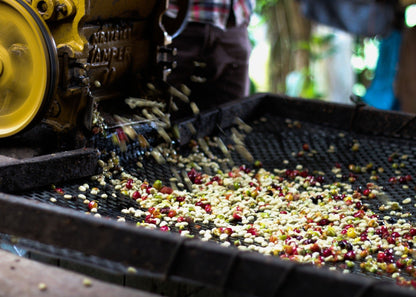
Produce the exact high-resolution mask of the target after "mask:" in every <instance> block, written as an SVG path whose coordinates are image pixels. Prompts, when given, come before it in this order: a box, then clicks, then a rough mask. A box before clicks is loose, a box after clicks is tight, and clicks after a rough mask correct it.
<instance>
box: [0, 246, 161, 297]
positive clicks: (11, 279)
mask: <svg viewBox="0 0 416 297" xmlns="http://www.w3.org/2000/svg"><path fill="white" fill-rule="evenodd" d="M87 280H89V281H90V285H86V284H85V282H86V281H87ZM42 284H44V289H42V286H43V285H42ZM0 296H9V297H15V296H16V297H17V296H19V297H20V296H32V297H37V296H42V297H47V296H60V297H65V296H68V297H69V296H71V297H72V296H78V297H86V296H104V297H105V296H118V297H133V296H135V297H138V296H139V297H140V296H142V297H157V296H159V295H155V294H151V293H148V292H144V291H139V290H135V289H132V288H126V287H122V286H118V285H114V284H109V283H106V282H102V281H99V280H96V279H93V278H91V277H88V276H84V275H82V274H78V273H74V272H71V271H67V270H64V269H61V268H58V267H53V266H49V265H46V264H42V263H39V262H36V261H32V260H29V259H26V258H22V257H19V256H16V255H14V254H12V253H9V252H6V251H3V250H0Z"/></svg>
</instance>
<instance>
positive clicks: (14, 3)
mask: <svg viewBox="0 0 416 297" xmlns="http://www.w3.org/2000/svg"><path fill="white" fill-rule="evenodd" d="M57 61H58V58H57V53H56V46H55V43H54V41H53V38H52V37H51V34H50V33H49V31H48V29H47V27H46V25H45V23H44V22H43V20H42V19H41V18H40V17H39V16H38V15H37V14H36V13H35V12H34V11H33V10H32V9H31V8H30V7H29V6H28V5H27V4H26V3H25V2H24V1H22V0H0V138H4V137H8V136H12V135H14V134H16V133H18V132H21V131H22V130H24V129H25V128H27V127H29V126H30V125H31V124H33V123H35V122H36V121H37V120H38V119H40V118H41V117H42V116H43V113H44V111H45V108H46V107H47V106H48V104H49V103H50V100H51V99H52V97H53V95H54V92H55V88H56V84H57V78H58V62H57Z"/></svg>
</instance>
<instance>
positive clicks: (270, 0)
mask: <svg viewBox="0 0 416 297" xmlns="http://www.w3.org/2000/svg"><path fill="white" fill-rule="evenodd" d="M277 2H279V0H257V1H256V7H255V10H254V12H255V13H257V14H259V15H261V16H263V17H265V15H266V14H265V12H266V11H267V10H269V9H270V8H272V7H274V6H275V5H276V4H277Z"/></svg>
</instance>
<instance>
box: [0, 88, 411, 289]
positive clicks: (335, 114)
mask: <svg viewBox="0 0 416 297" xmlns="http://www.w3.org/2000/svg"><path fill="white" fill-rule="evenodd" d="M236 117H240V118H241V119H243V120H244V121H245V122H246V123H248V124H250V125H251V126H252V127H253V131H252V132H251V133H249V134H248V135H247V136H246V139H245V145H246V148H247V149H248V150H249V151H250V152H251V154H252V155H253V157H254V159H255V160H260V161H261V162H262V163H263V166H264V167H265V168H266V169H270V170H272V169H273V168H294V167H295V166H297V165H302V166H303V167H305V168H308V169H309V170H311V171H313V170H320V171H323V172H325V176H326V179H327V182H331V181H333V180H335V177H334V176H333V174H332V173H331V169H332V168H333V167H334V164H335V163H340V164H344V165H348V164H368V163H370V162H372V163H374V166H375V167H383V168H385V169H386V172H385V174H384V175H383V177H381V178H380V180H379V181H378V182H377V183H378V184H380V185H382V186H383V185H384V186H385V192H386V194H387V195H388V196H389V199H391V200H392V201H402V200H403V199H404V198H405V197H415V194H416V191H415V187H414V185H411V186H410V187H408V188H407V189H405V188H403V187H400V186H397V187H392V186H390V185H389V183H388V177H389V176H393V175H394V174H395V173H394V169H393V168H392V166H391V164H390V163H388V160H387V159H388V156H390V155H391V154H393V153H397V152H400V153H401V154H406V155H408V158H407V159H406V161H405V162H406V167H405V170H403V171H406V174H410V175H413V176H414V177H416V166H415V165H416V154H415V150H416V138H415V136H416V129H415V128H416V120H415V116H414V115H411V114H404V113H399V112H389V111H380V110H375V109H373V108H370V107H367V106H365V105H340V104H334V103H327V102H323V101H317V100H306V99H300V98H289V97H284V96H280V95H272V94H257V95H254V96H251V97H248V98H243V99H241V100H236V101H233V102H230V103H227V104H225V105H223V106H221V107H219V108H218V109H215V110H211V111H207V112H205V113H202V114H201V115H200V116H199V117H197V118H192V119H188V120H184V121H182V122H180V123H179V130H180V132H181V140H180V144H181V145H182V146H185V144H187V143H188V142H189V140H191V139H192V138H196V137H202V136H206V135H221V136H222V137H223V138H224V139H226V138H227V135H229V128H230V127H232V126H233V125H234V120H235V118H236ZM260 118H265V119H266V120H264V121H263V120H260ZM293 121H298V122H299V124H300V125H299V127H298V128H295V129H294V128H293V127H288V126H290V125H289V123H293ZM189 123H192V124H193V126H194V127H195V128H196V131H197V135H192V133H191V131H190V130H189V125H188V124H189ZM341 134H342V137H340V136H339V135H341ZM357 140H358V141H359V143H360V149H359V151H352V150H351V145H352V143H353V142H354V141H357ZM304 143H308V144H309V145H310V146H311V147H312V148H313V149H315V150H316V152H317V153H316V154H314V155H313V156H308V155H304V156H301V157H300V156H299V155H298V154H296V152H298V151H299V150H300V149H301V148H302V145H303V144H304ZM330 145H335V147H336V148H337V149H336V151H335V152H334V153H332V154H328V153H327V149H328V147H329V146H330ZM117 153H118V154H119V155H120V157H121V161H122V165H123V166H124V168H125V170H126V171H127V172H130V173H132V174H134V175H136V176H138V177H139V178H142V179H147V180H149V181H154V180H155V179H162V180H164V181H167V180H168V179H169V177H171V170H172V169H171V168H169V167H168V166H165V165H159V164H157V163H156V162H155V161H154V160H151V159H148V160H146V159H145V162H143V165H144V168H143V169H142V170H137V166H135V165H134V164H135V163H136V160H137V158H138V157H140V156H142V155H143V152H139V151H137V150H134V149H131V148H130V149H128V150H127V151H126V152H121V151H119V152H117ZM233 159H234V161H235V162H236V164H238V163H241V164H244V163H246V160H244V158H242V157H241V156H239V155H238V154H236V153H233ZM146 161H147V162H146ZM283 161H284V163H283ZM84 181H85V180H76V181H68V182H67V183H63V184H61V185H59V186H60V187H62V188H63V189H64V190H65V192H66V193H69V194H70V193H74V195H75V193H76V191H77V188H78V185H79V184H80V183H83V182H84ZM365 181H368V176H365V173H364V174H362V175H360V176H359V179H358V181H357V185H359V184H360V182H361V183H364V182H365ZM88 182H90V181H89V180H88ZM103 190H104V191H105V190H106V189H103ZM107 190H108V189H107ZM52 193H53V191H52V190H51V189H50V188H40V189H33V190H30V191H24V192H17V193H15V194H13V195H12V194H0V200H1V201H0V216H1V218H2V219H1V220H0V232H1V233H4V234H8V235H13V236H18V237H20V238H22V239H23V240H27V241H29V242H35V243H39V245H38V247H37V249H38V250H39V249H42V246H48V247H53V248H54V249H57V250H58V251H59V250H62V249H64V250H69V251H73V252H74V254H75V253H81V254H82V257H84V258H83V259H84V260H81V261H85V263H88V262H94V261H95V260H91V259H97V260H96V261H95V264H98V265H99V262H100V261H102V262H103V263H104V262H105V261H110V262H112V263H118V264H119V265H121V266H122V267H129V266H132V267H135V268H136V269H137V271H138V272H139V274H141V275H147V276H150V277H151V278H153V279H157V280H159V281H161V282H163V281H173V282H175V283H179V284H191V285H196V286H199V287H203V288H210V289H212V290H213V292H215V294H216V295H219V296H221V295H225V296H228V295H230V296H301V295H303V294H307V295H308V296H320V297H321V296H357V297H359V296H416V292H415V291H414V290H412V289H409V288H402V287H399V286H397V285H395V283H394V280H393V279H390V278H388V277H383V278H381V277H377V276H371V275H366V274H364V273H361V272H360V271H355V273H351V274H342V273H340V272H339V271H329V270H328V269H324V268H317V267H314V266H311V265H305V264H299V263H294V262H291V261H284V260H281V259H279V258H278V257H272V256H264V255H261V254H258V253H256V252H243V251H240V250H239V249H237V248H234V247H228V248H227V247H222V246H220V245H218V244H217V243H215V242H204V241H200V240H198V238H195V239H186V238H183V237H180V236H179V235H178V234H175V233H164V232H159V231H156V230H147V229H143V228H137V227H135V226H134V223H135V218H133V217H130V218H129V217H126V220H127V223H125V224H124V223H119V222H116V221H115V219H116V218H117V216H119V215H120V210H121V209H122V208H126V207H129V203H130V202H129V201H128V200H126V199H123V198H122V197H113V198H109V199H108V202H107V203H106V204H101V205H100V207H101V208H100V213H101V214H102V215H103V217H102V218H95V217H92V216H88V215H85V214H84V213H83V212H84V211H85V205H83V204H82V203H81V202H80V201H76V200H75V201H71V200H69V201H65V203H55V204H54V205H52V204H53V203H51V202H50V201H49V198H50V197H51V195H52ZM372 203H374V205H373V206H374V207H375V208H377V206H378V205H380V203H381V202H380V201H377V200H376V199H375V201H374V202H372ZM406 207H408V209H406V211H409V212H412V213H414V211H415V209H414V206H413V204H411V205H408V206H406ZM409 220H411V221H414V218H413V217H412V218H409ZM130 222H131V223H133V224H130ZM28 245H30V244H28ZM35 245H36V244H33V246H35ZM39 247H40V248H39ZM49 251H50V249H49V248H48V249H46V248H45V250H44V251H43V252H45V253H48V252H49ZM52 254H53V252H52ZM57 254H59V252H58V253H57ZM70 254H71V253H69V256H68V257H69V258H70V257H71V256H70ZM107 269H110V270H111V267H110V268H109V267H107ZM114 269H116V268H114ZM127 285H128V284H127ZM165 293H166V295H168V296H179V295H180V294H179V293H178V292H175V291H170V292H165ZM190 295H195V296H197V295H198V293H197V292H193V293H192V294H190Z"/></svg>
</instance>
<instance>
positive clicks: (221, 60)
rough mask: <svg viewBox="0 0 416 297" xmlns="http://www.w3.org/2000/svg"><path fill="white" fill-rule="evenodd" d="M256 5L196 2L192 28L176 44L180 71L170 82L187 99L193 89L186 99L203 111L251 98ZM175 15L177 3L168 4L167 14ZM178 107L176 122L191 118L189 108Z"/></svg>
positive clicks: (229, 0) (239, 0)
mask: <svg viewBox="0 0 416 297" xmlns="http://www.w3.org/2000/svg"><path fill="white" fill-rule="evenodd" d="M254 5H255V0H194V1H192V3H191V8H190V12H189V17H188V24H187V26H186V27H185V29H184V30H183V31H182V33H181V34H180V35H179V36H177V37H176V38H174V39H173V41H172V47H173V48H176V49H177V56H176V57H175V60H176V62H177V66H176V68H175V69H173V71H172V73H171V74H170V75H169V76H168V82H169V83H170V84H172V85H173V86H174V87H176V88H177V89H179V90H182V91H183V92H184V93H185V94H186V93H188V92H187V91H184V87H183V86H185V89H189V91H190V94H186V95H189V99H190V101H191V102H195V103H196V105H197V107H198V108H199V109H200V110H207V109H211V108H215V107H216V106H218V105H220V104H222V103H224V102H227V101H230V100H235V99H238V98H242V97H245V96H247V95H248V94H249V88H250V81H249V73H248V65H249V57H250V52H251V44H250V41H249V37H248V30H247V27H248V24H249V22H250V17H251V15H252V12H253V9H254ZM176 10H177V6H176V1H175V0H172V1H170V6H169V10H168V13H173V14H175V11H176ZM175 102H176V104H177V106H178V109H179V110H178V111H177V112H176V113H175V112H174V113H173V115H174V117H183V116H188V115H192V113H191V109H190V108H189V106H186V104H184V103H181V102H178V100H175ZM194 113H195V111H194Z"/></svg>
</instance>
